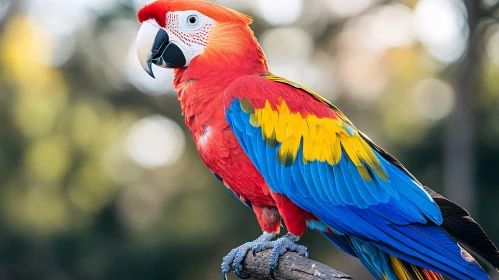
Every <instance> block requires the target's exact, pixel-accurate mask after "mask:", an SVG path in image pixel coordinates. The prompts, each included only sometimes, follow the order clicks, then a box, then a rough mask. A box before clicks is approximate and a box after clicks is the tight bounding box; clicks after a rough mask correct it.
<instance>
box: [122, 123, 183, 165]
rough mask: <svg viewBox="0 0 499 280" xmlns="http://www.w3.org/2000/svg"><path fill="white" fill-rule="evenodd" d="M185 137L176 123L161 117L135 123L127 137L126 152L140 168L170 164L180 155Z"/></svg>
mask: <svg viewBox="0 0 499 280" xmlns="http://www.w3.org/2000/svg"><path fill="white" fill-rule="evenodd" d="M184 147H185V136H184V133H183V131H182V130H181V129H180V127H179V126H178V124H177V123H175V122H173V121H172V120H169V119H167V118H165V117H162V116H157V115H156V116H150V117H147V118H145V119H142V120H140V121H139V122H137V123H136V124H135V125H134V126H133V127H132V129H131V131H130V134H129V136H128V152H129V154H130V156H131V157H132V159H133V160H134V161H135V162H136V163H137V164H139V165H140V166H142V167H145V168H155V167H159V166H162V165H168V164H172V163H174V162H175V161H177V160H178V158H179V157H180V156H181V155H182V153H183V151H184Z"/></svg>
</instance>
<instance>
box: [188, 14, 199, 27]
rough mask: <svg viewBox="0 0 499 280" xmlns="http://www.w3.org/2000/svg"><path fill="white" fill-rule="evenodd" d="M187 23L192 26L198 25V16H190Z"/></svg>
mask: <svg viewBox="0 0 499 280" xmlns="http://www.w3.org/2000/svg"><path fill="white" fill-rule="evenodd" d="M187 22H188V23H189V24H190V25H195V24H197V23H198V16H196V15H192V16H189V17H188V18H187Z"/></svg>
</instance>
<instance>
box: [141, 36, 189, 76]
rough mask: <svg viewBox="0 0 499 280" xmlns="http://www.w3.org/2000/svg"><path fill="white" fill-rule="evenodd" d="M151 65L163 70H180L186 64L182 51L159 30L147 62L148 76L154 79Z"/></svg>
mask: <svg viewBox="0 0 499 280" xmlns="http://www.w3.org/2000/svg"><path fill="white" fill-rule="evenodd" d="M152 64H155V65H157V66H159V67H163V68H180V67H184V66H185V64H186V60H185V56H184V54H183V53H182V50H180V48H179V47H178V46H177V45H176V44H175V43H172V42H170V38H169V36H168V33H167V32H166V31H165V30H163V29H159V31H158V33H157V34H156V38H155V40H154V44H153V46H152V51H151V57H150V58H149V60H148V61H147V66H148V71H147V72H148V74H149V75H150V76H151V77H153V78H154V73H153V71H152Z"/></svg>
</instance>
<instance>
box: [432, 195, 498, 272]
mask: <svg viewBox="0 0 499 280" xmlns="http://www.w3.org/2000/svg"><path fill="white" fill-rule="evenodd" d="M424 188H425V190H426V192H428V194H430V195H431V197H432V198H433V199H434V200H435V202H436V203H437V204H438V206H439V207H440V210H441V211H442V215H443V218H444V222H443V223H442V225H441V227H442V228H443V229H444V230H445V231H447V232H448V233H449V234H450V235H451V236H452V237H453V238H454V239H456V241H458V243H459V244H460V245H461V246H462V247H464V248H465V249H466V250H467V251H468V252H470V253H471V254H473V255H475V257H477V258H478V259H479V260H480V261H483V262H484V263H485V264H486V265H487V266H489V267H490V268H493V269H495V270H496V271H499V251H498V250H497V247H496V246H495V245H494V243H493V242H492V241H491V240H490V239H489V237H488V236H487V234H485V232H484V231H483V229H482V227H480V225H479V224H478V223H477V222H475V220H473V218H471V217H470V215H469V213H468V212H467V211H466V210H465V209H464V208H462V207H461V206H459V205H457V204H456V203H454V202H452V201H450V200H448V199H447V198H445V197H444V196H442V195H440V194H438V193H437V192H435V191H433V190H432V189H430V188H428V187H424Z"/></svg>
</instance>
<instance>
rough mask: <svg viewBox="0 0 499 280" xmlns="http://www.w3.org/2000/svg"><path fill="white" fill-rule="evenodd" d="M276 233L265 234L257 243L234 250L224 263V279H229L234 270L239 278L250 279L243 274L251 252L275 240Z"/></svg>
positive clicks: (225, 258)
mask: <svg viewBox="0 0 499 280" xmlns="http://www.w3.org/2000/svg"><path fill="white" fill-rule="evenodd" d="M274 236H275V233H269V232H264V233H263V234H262V235H261V236H260V237H258V238H257V239H256V240H255V241H251V242H247V243H245V244H243V245H241V246H239V247H237V248H235V249H232V250H231V251H230V253H229V254H227V256H225V257H224V258H223V261H222V278H223V279H224V280H226V279H227V276H226V275H227V273H229V272H230V271H232V270H234V272H235V273H236V275H237V277H239V278H241V279H249V278H250V276H248V275H246V274H244V272H243V262H244V258H245V257H246V254H248V251H249V250H254V248H257V247H260V246H261V244H264V243H267V242H269V241H270V240H272V238H274Z"/></svg>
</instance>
